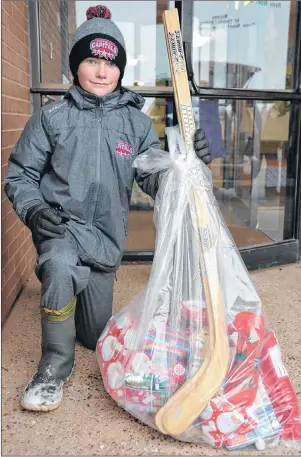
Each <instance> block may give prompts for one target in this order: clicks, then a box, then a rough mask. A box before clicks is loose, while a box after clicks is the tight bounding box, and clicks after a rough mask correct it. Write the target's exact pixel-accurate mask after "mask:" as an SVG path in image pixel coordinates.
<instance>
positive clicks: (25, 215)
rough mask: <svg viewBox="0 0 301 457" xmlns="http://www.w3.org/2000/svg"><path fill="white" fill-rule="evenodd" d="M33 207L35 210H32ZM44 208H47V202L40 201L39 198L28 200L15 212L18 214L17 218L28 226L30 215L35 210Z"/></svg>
mask: <svg viewBox="0 0 301 457" xmlns="http://www.w3.org/2000/svg"><path fill="white" fill-rule="evenodd" d="M33 208H36V210H35V211H33ZM44 208H49V205H48V203H46V202H41V201H40V200H33V201H31V202H28V203H27V204H25V205H23V206H22V210H21V211H19V212H18V210H17V211H16V213H17V215H18V216H19V218H20V219H21V221H22V222H23V223H24V224H25V225H27V227H28V224H29V219H30V217H31V216H32V215H33V214H34V213H36V212H37V211H40V210H41V209H44Z"/></svg>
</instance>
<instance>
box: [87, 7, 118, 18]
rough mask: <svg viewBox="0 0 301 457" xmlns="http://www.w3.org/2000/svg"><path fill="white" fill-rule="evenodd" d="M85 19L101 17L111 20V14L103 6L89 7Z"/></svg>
mask: <svg viewBox="0 0 301 457" xmlns="http://www.w3.org/2000/svg"><path fill="white" fill-rule="evenodd" d="M86 16H87V19H88V20H90V19H93V17H102V18H103V19H111V17H112V14H111V11H110V10H109V8H107V7H106V6H103V5H97V6H90V8H88V9H87V11H86Z"/></svg>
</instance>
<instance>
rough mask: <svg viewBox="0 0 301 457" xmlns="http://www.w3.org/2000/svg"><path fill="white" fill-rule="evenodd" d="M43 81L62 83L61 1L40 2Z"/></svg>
mask: <svg viewBox="0 0 301 457" xmlns="http://www.w3.org/2000/svg"><path fill="white" fill-rule="evenodd" d="M40 21H41V48H42V80H43V83H58V84H59V83H62V57H61V56H62V54H61V52H62V51H61V30H60V1H59V0H51V1H48V0H47V1H45V0H43V1H41V2H40Z"/></svg>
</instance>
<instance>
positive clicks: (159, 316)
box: [96, 127, 301, 449]
mask: <svg viewBox="0 0 301 457" xmlns="http://www.w3.org/2000/svg"><path fill="white" fill-rule="evenodd" d="M166 134H167V137H168V144H169V151H170V153H169V154H168V153H166V152H165V151H160V150H152V149H150V150H149V151H147V152H146V153H144V154H141V155H140V156H138V157H137V158H136V160H135V162H134V166H136V167H137V168H139V169H141V170H143V171H145V172H148V173H156V172H158V171H160V172H161V174H160V186H159V191H158V194H157V197H156V200H155V206H154V221H155V225H156V234H157V237H156V248H155V256H154V261H153V265H152V269H151V274H150V278H149V282H148V285H147V287H146V288H145V289H144V290H142V291H141V292H140V294H139V295H138V296H136V297H135V298H134V299H133V300H132V302H131V303H129V304H128V305H127V306H126V307H124V308H123V309H122V310H121V311H120V312H119V313H118V314H117V315H115V316H113V317H112V318H111V319H110V321H109V322H108V324H107V326H106V328H105V330H104V332H103V333H102V335H101V336H100V338H99V340H98V343H97V347H96V354H97V360H98V364H99V367H100V371H101V374H102V377H103V381H104V385H105V388H106V390H107V392H108V393H109V394H110V395H111V397H112V398H113V399H114V400H116V402H117V403H118V404H119V405H120V406H122V407H123V408H124V409H125V410H126V411H128V412H129V413H130V414H132V415H133V416H135V417H136V418H138V419H139V420H141V421H142V422H144V423H146V424H148V425H149V426H151V427H154V428H156V429H159V430H160V431H161V432H163V433H167V434H169V435H171V436H173V437H174V438H176V439H179V440H182V441H187V442H193V443H204V442H206V443H208V444H210V445H211V446H214V447H225V448H227V449H237V448H241V447H245V446H247V445H250V444H255V445H256V446H257V448H258V449H263V448H264V447H265V446H267V445H276V444H278V443H279V442H280V441H282V440H283V441H285V442H287V443H292V444H294V445H295V446H300V448H301V422H300V419H299V415H300V412H299V408H298V401H297V398H296V395H295V392H294V390H293V387H292V385H291V382H290V379H289V376H288V374H287V372H286V369H285V367H284V365H283V363H282V360H281V353H280V348H279V345H278V342H277V340H276V337H275V335H274V333H273V332H272V331H270V330H269V329H268V328H267V324H266V320H265V318H264V315H263V310H262V304H261V301H260V298H259V296H258V294H257V292H256V290H255V288H254V285H253V283H252V281H251V279H250V276H249V274H248V271H247V270H246V268H245V265H244V263H243V261H242V259H241V257H240V254H239V252H238V250H237V248H236V245H235V243H234V241H233V240H232V237H231V235H230V233H229V230H228V228H227V226H226V224H225V221H224V219H223V217H222V215H221V213H220V211H219V208H218V206H217V203H216V200H215V198H214V196H213V192H212V184H211V175H210V171H209V169H208V168H207V167H206V166H205V165H204V164H203V163H202V162H201V161H200V160H199V159H198V158H197V157H196V155H195V153H194V151H188V153H186V149H185V145H184V143H183V140H182V139H181V137H180V135H179V131H178V128H177V127H170V128H167V129H166Z"/></svg>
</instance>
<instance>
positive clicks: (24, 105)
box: [2, 96, 30, 114]
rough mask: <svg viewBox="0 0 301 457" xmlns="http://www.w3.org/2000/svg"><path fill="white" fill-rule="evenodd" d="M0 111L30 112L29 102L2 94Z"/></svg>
mask: <svg viewBox="0 0 301 457" xmlns="http://www.w3.org/2000/svg"><path fill="white" fill-rule="evenodd" d="M2 113H20V114H30V102H29V101H21V100H15V99H14V98H9V97H6V96H2Z"/></svg>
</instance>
